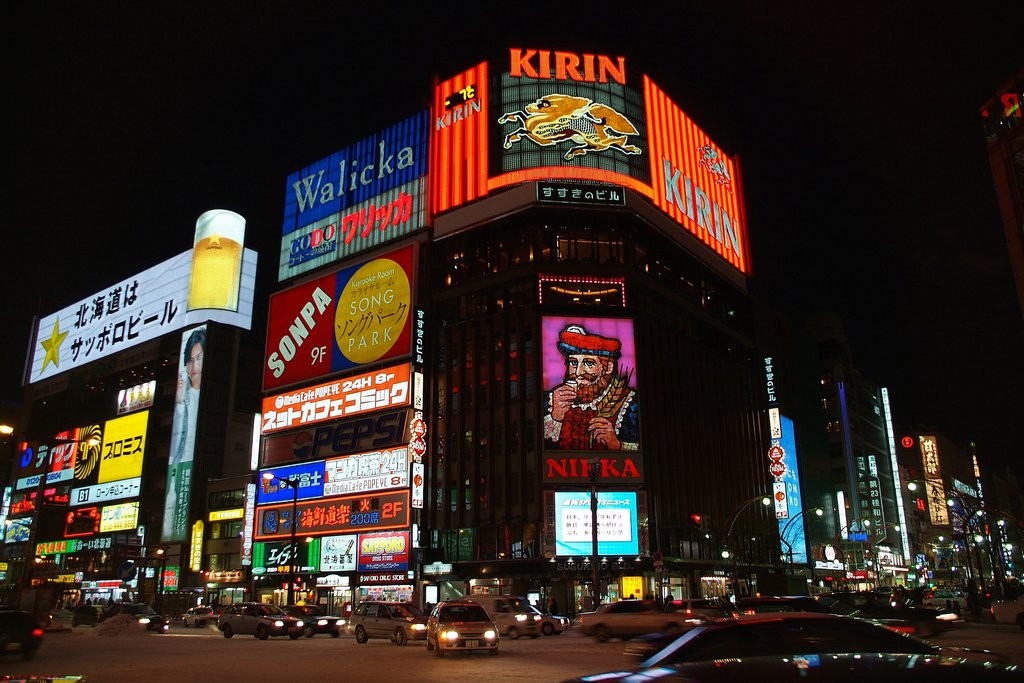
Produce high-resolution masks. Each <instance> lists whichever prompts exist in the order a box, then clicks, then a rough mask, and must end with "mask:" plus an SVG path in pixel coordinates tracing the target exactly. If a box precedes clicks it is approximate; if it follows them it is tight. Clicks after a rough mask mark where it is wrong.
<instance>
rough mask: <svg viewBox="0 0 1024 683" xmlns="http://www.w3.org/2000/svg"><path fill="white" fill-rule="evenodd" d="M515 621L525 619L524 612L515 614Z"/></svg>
mask: <svg viewBox="0 0 1024 683" xmlns="http://www.w3.org/2000/svg"><path fill="white" fill-rule="evenodd" d="M516 621H526V615H525V614H517V615H516Z"/></svg>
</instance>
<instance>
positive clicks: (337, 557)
mask: <svg viewBox="0 0 1024 683" xmlns="http://www.w3.org/2000/svg"><path fill="white" fill-rule="evenodd" d="M358 539H359V536H358V535H357V534H348V535H344V536H324V537H323V538H321V539H320V571H322V572H354V571H355V570H356V543H357V541H358Z"/></svg>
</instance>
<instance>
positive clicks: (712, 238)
mask: <svg viewBox="0 0 1024 683" xmlns="http://www.w3.org/2000/svg"><path fill="white" fill-rule="evenodd" d="M644 91H645V101H646V104H647V121H648V124H649V125H650V130H651V135H650V144H651V147H650V161H651V174H652V189H653V191H654V197H653V199H654V203H655V205H656V206H657V207H658V208H660V209H661V210H662V211H664V212H665V213H667V214H668V215H669V216H671V217H672V218H673V219H674V220H675V221H676V222H678V223H679V224H681V225H682V226H683V227H684V228H686V230H687V231H688V232H690V233H691V234H693V235H694V236H696V237H697V238H698V239H699V240H700V241H701V242H703V243H704V244H706V245H707V246H708V247H709V248H710V249H712V250H713V251H714V252H715V253H716V254H718V255H719V256H721V257H722V258H724V259H725V260H726V261H728V262H729V263H730V264H732V265H733V266H734V267H735V268H736V269H738V270H739V271H740V272H742V273H749V272H750V265H749V263H748V254H749V247H748V245H747V234H746V225H745V221H744V219H745V216H744V215H743V203H742V198H741V196H740V191H741V190H740V183H739V180H740V178H739V169H738V167H737V164H736V162H735V161H733V160H732V159H731V158H730V157H728V156H727V155H726V154H725V153H724V152H722V150H721V149H720V148H719V147H718V146H717V145H715V143H714V142H713V141H712V140H711V138H709V137H708V136H707V134H706V133H705V132H704V131H702V130H701V129H700V128H699V127H698V126H697V124H695V123H694V122H693V120H692V119H690V117H688V116H687V115H686V114H685V113H684V112H683V110H682V109H680V108H679V107H678V106H676V105H675V103H674V102H672V100H670V99H669V98H668V96H667V95H665V93H664V92H662V91H661V89H659V88H658V86H656V85H655V84H654V83H653V82H652V81H651V80H650V79H649V78H647V77H646V76H645V77H644Z"/></svg>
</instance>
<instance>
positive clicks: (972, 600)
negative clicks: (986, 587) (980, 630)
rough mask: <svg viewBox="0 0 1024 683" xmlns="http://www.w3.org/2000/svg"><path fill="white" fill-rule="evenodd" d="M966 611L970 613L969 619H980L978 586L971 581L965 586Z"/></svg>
mask: <svg viewBox="0 0 1024 683" xmlns="http://www.w3.org/2000/svg"><path fill="white" fill-rule="evenodd" d="M967 611H968V612H970V613H971V619H973V620H974V621H978V620H979V619H981V599H980V598H979V596H978V587H977V586H975V585H974V582H973V581H972V582H971V583H970V584H968V586H967Z"/></svg>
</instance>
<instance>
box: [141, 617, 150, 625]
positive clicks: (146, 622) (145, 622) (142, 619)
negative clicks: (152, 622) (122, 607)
mask: <svg viewBox="0 0 1024 683" xmlns="http://www.w3.org/2000/svg"><path fill="white" fill-rule="evenodd" d="M139 623H140V624H148V623H149V617H142V618H141V619H139Z"/></svg>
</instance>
